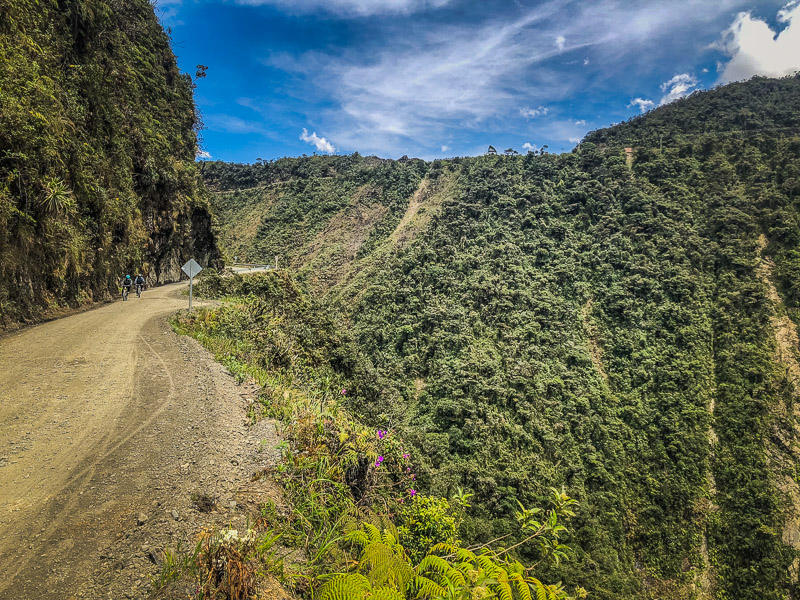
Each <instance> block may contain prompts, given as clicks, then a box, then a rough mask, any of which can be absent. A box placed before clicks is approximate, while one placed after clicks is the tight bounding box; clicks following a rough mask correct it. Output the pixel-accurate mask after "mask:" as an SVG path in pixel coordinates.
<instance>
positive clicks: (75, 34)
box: [0, 0, 217, 327]
mask: <svg viewBox="0 0 800 600" xmlns="http://www.w3.org/2000/svg"><path fill="white" fill-rule="evenodd" d="M192 90H193V83H192V80H191V78H190V77H189V76H188V75H185V74H182V73H180V72H179V70H178V67H177V65H176V62H175V57H174V55H173V53H172V50H171V49H170V44H169V39H168V38H167V35H166V34H165V32H164V30H163V29H162V28H161V26H160V24H159V23H158V20H157V19H156V17H155V14H154V13H153V7H152V5H151V4H150V3H149V2H148V1H147V0H129V1H124V2H123V1H120V0H61V1H55V0H46V1H43V2H34V1H33V0H13V1H10V2H9V1H7V2H2V3H0V326H2V327H6V326H8V325H9V324H10V323H14V322H18V321H27V320H31V319H35V318H38V317H39V316H41V315H42V314H43V313H46V312H47V311H48V310H51V309H54V308H58V307H63V306H66V305H75V304H78V303H84V302H91V301H92V300H100V299H103V298H105V297H107V296H108V294H109V293H115V292H116V284H115V281H116V280H118V279H119V277H120V276H121V275H122V274H124V272H126V271H127V272H130V271H133V270H137V271H138V270H144V271H145V273H146V275H147V276H148V278H149V280H150V281H151V283H155V282H163V281H168V280H171V279H176V278H177V277H178V276H179V275H180V272H179V268H180V265H181V264H183V262H182V261H183V260H185V259H186V258H188V257H189V256H190V255H194V256H195V257H196V258H197V259H198V260H200V261H201V262H203V263H206V262H208V261H212V262H213V261H214V260H216V259H217V250H216V245H215V239H214V236H213V234H212V232H211V230H210V217H209V211H208V200H207V194H206V192H205V188H204V186H203V184H202V181H201V180H200V178H199V175H198V172H197V168H196V166H195V164H194V158H195V153H196V150H197V136H196V130H197V126H198V116H197V114H196V112H195V107H194V102H193V99H192Z"/></svg>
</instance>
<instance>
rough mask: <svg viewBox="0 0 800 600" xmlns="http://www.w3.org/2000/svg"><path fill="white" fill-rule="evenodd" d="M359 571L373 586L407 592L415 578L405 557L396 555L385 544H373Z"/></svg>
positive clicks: (364, 555)
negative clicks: (389, 587)
mask: <svg viewBox="0 0 800 600" xmlns="http://www.w3.org/2000/svg"><path fill="white" fill-rule="evenodd" d="M358 568H359V571H361V572H362V573H365V574H366V575H367V576H368V577H369V580H370V581H371V582H372V585H377V586H387V585H388V586H394V587H396V588H398V589H400V590H405V589H406V588H407V587H408V584H409V583H410V582H411V580H412V579H413V578H414V570H413V569H412V568H411V565H409V564H408V563H407V562H406V561H405V558H404V556H403V555H397V554H395V551H394V549H392V548H390V547H389V546H387V545H386V544H384V543H383V542H378V543H373V544H370V545H369V546H367V547H366V548H365V549H364V553H363V554H362V555H361V562H360V564H359V566H358Z"/></svg>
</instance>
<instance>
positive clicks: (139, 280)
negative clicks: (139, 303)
mask: <svg viewBox="0 0 800 600" xmlns="http://www.w3.org/2000/svg"><path fill="white" fill-rule="evenodd" d="M133 285H135V286H136V297H137V298H141V297H142V290H143V289H144V276H142V274H141V273H139V274H138V275H137V276H136V279H135V280H134V282H133Z"/></svg>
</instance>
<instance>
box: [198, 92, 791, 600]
mask: <svg viewBox="0 0 800 600" xmlns="http://www.w3.org/2000/svg"><path fill="white" fill-rule="evenodd" d="M745 113H746V115H747V116H746V119H747V124H746V125H745V124H744V123H742V122H741V121H740V116H741V115H743V114H745ZM798 118H800V79H798V78H797V77H790V78H785V79H781V80H768V79H754V80H752V81H750V82H746V83H741V84H733V85H731V86H726V87H723V88H719V89H715V90H712V91H710V92H705V93H701V94H695V95H693V96H692V97H690V98H687V99H684V100H681V101H679V102H676V103H674V104H672V105H669V106H665V107H662V108H659V109H657V110H655V111H652V112H651V113H649V114H647V115H645V116H643V117H638V118H637V119H634V120H632V121H631V122H629V123H625V124H621V125H619V126H617V127H615V128H611V129H608V130H601V131H598V132H594V133H592V134H590V135H589V136H587V139H586V140H585V141H584V143H583V144H581V146H580V147H579V148H577V149H576V150H575V151H574V152H572V153H570V154H564V155H533V154H529V155H527V156H518V157H507V156H484V157H476V158H464V159H452V160H437V161H433V162H432V163H424V162H422V161H416V160H410V161H406V160H403V161H384V160H379V159H376V158H362V157H359V156H357V155H354V156H344V157H342V156H333V157H307V158H298V159H281V160H278V161H274V162H267V163H263V164H256V165H252V166H246V165H226V164H224V163H209V164H207V165H206V167H205V176H206V180H207V181H208V183H209V185H210V186H211V187H212V188H213V189H215V190H216V191H215V193H214V199H213V202H214V204H215V206H216V207H217V209H218V211H219V213H220V216H221V220H222V222H223V223H224V227H225V229H224V230H223V232H222V240H223V243H224V244H225V246H226V247H227V248H228V249H229V250H228V251H229V252H230V253H231V254H232V253H234V252H235V253H237V254H238V255H239V256H240V258H247V259H250V260H266V259H271V258H272V256H273V255H274V254H280V255H281V257H282V258H283V259H286V260H288V262H289V264H290V265H292V266H293V267H295V268H296V269H297V270H298V273H299V276H300V277H301V279H302V280H304V281H306V283H307V285H308V287H309V289H311V290H312V291H316V292H321V293H322V294H324V295H325V296H326V298H327V302H328V303H329V306H330V310H331V311H332V312H333V313H334V314H338V315H341V318H342V319H343V321H344V322H343V324H342V326H343V330H344V331H346V335H345V334H343V336H344V337H345V338H346V340H347V341H346V347H347V348H348V351H349V357H350V358H349V359H348V360H344V359H342V358H341V357H339V358H337V359H336V360H335V361H334V362H332V368H334V369H335V370H336V371H337V372H338V373H339V374H340V375H341V376H342V377H346V378H347V381H348V384H347V387H348V390H349V392H350V393H349V395H348V399H347V402H348V403H349V404H350V406H351V407H352V408H353V409H354V410H356V411H357V412H359V413H360V414H361V415H363V417H364V418H365V419H367V420H368V421H369V422H373V423H375V424H376V425H387V424H391V425H392V426H393V427H398V428H399V429H400V430H401V431H402V432H403V435H404V439H406V440H407V441H409V442H411V443H413V444H414V445H415V447H416V448H417V452H416V454H415V456H418V457H421V458H420V460H421V461H422V464H421V465H420V467H419V469H418V473H420V480H421V485H423V486H424V489H426V490H427V491H430V492H431V493H436V494H442V495H449V494H450V493H452V492H453V490H454V489H455V488H456V486H461V487H463V488H464V489H465V490H468V491H470V492H472V493H474V494H475V497H474V499H473V500H474V502H473V505H474V507H475V508H474V509H473V511H472V513H471V514H470V515H469V516H468V517H467V519H466V521H465V526H464V530H463V533H462V534H463V536H464V538H465V539H466V540H468V541H472V540H488V539H492V538H494V537H497V536H501V535H506V534H510V535H512V536H513V535H514V533H515V532H514V521H513V518H512V516H513V513H514V511H515V510H516V501H517V500H520V501H521V502H522V503H523V504H524V505H526V506H531V505H539V504H541V502H542V500H543V498H544V497H545V496H546V494H547V489H548V486H551V485H556V486H561V485H564V486H565V487H566V489H567V490H568V491H569V492H570V493H571V495H573V496H574V497H576V498H578V500H579V501H580V503H581V511H580V513H579V516H578V518H577V522H578V525H577V526H576V527H575V536H574V539H573V541H572V544H573V545H574V547H576V549H577V551H576V555H575V557H574V560H572V561H571V562H569V563H566V564H562V565H561V566H560V567H559V568H558V569H556V570H555V571H554V572H553V573H552V577H550V579H552V580H555V579H559V578H561V579H563V580H564V581H565V582H567V583H568V584H581V585H584V586H585V587H586V588H587V589H589V591H590V594H591V597H595V598H619V599H622V598H665V597H670V598H692V597H697V598H712V597H714V598H754V599H755V598H786V597H795V596H796V593H797V585H798V584H797V574H798V564H799V562H798V548H800V534H799V533H798V514H799V513H800V503H799V502H798V500H800V487H798V484H797V481H798V470H797V464H798V459H799V458H800V456H799V455H798V450H797V448H798V446H797V441H798V422H797V407H798V406H800V405H798V398H799V396H798V388H797V386H798V381H797V380H796V379H794V378H793V375H792V374H793V373H795V372H796V371H797V360H798V348H797V343H796V340H797V337H796V324H797V322H798V306H800V295H798V291H800V288H798V285H800V284H798V283H797V282H798V281H800V279H799V278H798V276H800V205H799V204H798V202H797V195H798V191H800V188H798V181H800V176H799V175H800V135H799V134H800V132H798V131H797V130H793V129H792V126H793V124H795V123H797V119H798ZM754 124H758V130H757V131H753V129H752V128H753V127H754ZM734 126H740V129H746V130H747V132H746V133H741V132H736V131H731V130H732V129H736V127H734ZM643 132H644V133H647V134H648V135H647V136H644V135H642V133H643ZM651 133H655V134H657V135H655V136H651V135H650V134H651ZM636 135H638V136H639V137H638V138H636V137H635V136H636ZM650 137H654V138H655V139H650ZM637 140H638V141H637ZM625 146H631V147H633V152H632V156H630V157H629V156H628V155H627V154H626V152H625V150H624V147H625ZM409 223H411V224H413V225H412V226H411V228H410V230H407V228H408V227H409ZM353 231H356V232H357V233H356V234H353ZM402 232H405V233H403V234H402V235H401V233H402ZM326 263H327V264H326ZM329 265H333V266H329ZM331 271H333V272H334V273H335V276H332V277H331V276H328V275H329V273H330V272H331ZM532 558H534V559H535V557H532Z"/></svg>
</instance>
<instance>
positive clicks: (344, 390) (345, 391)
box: [342, 388, 347, 396]
mask: <svg viewBox="0 0 800 600" xmlns="http://www.w3.org/2000/svg"><path fill="white" fill-rule="evenodd" d="M345 394H347V390H346V389H344V388H342V396H344V395H345Z"/></svg>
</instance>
